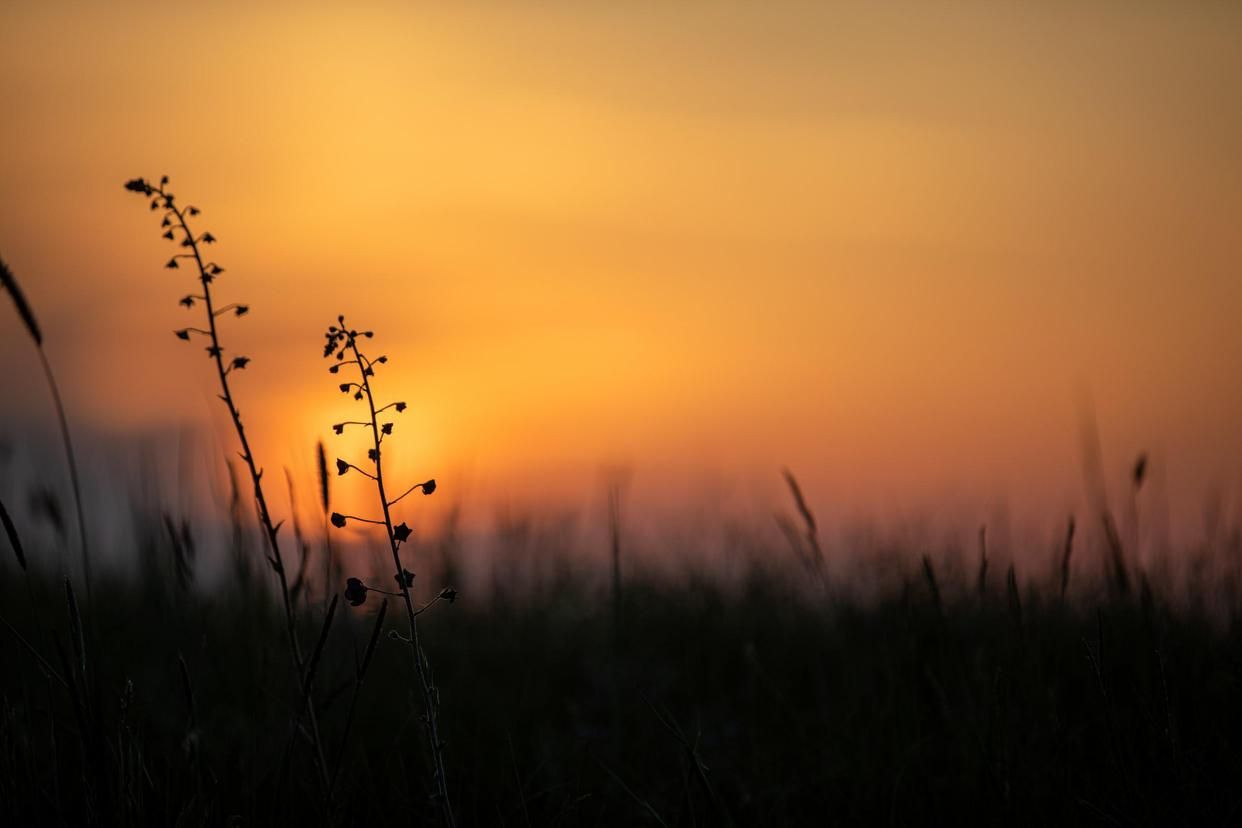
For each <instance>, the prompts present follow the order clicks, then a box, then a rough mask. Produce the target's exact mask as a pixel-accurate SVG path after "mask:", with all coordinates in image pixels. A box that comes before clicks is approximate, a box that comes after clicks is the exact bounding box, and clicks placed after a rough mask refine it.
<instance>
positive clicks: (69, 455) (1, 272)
mask: <svg viewBox="0 0 1242 828" xmlns="http://www.w3.org/2000/svg"><path fill="white" fill-rule="evenodd" d="M0 285H3V287H4V289H5V290H7V291H8V294H9V298H10V299H12V300H13V307H14V308H15V309H16V310H17V315H18V316H19V317H21V320H22V325H23V326H24V327H25V328H26V332H27V333H28V334H30V339H31V340H32V341H33V342H34V344H35V350H36V351H37V352H38V354H39V364H40V366H41V367H42V368H43V376H44V377H45V378H46V379H47V385H48V388H49V389H50V390H51V392H52V404H53V406H54V407H55V409H56V418H57V421H58V422H59V424H60V438H61V442H62V443H63V444H64V447H65V462H66V463H67V464H68V466H69V483H70V485H71V486H72V488H73V506H74V509H75V510H76V511H77V517H78V548H79V549H80V550H81V552H82V579H83V582H84V583H85V584H86V597H87V599H88V600H89V599H90V597H91V553H90V544H89V542H88V541H87V536H88V533H87V531H86V513H85V511H84V510H83V508H82V483H81V481H80V480H79V478H78V460H77V456H76V454H75V453H74V451H73V437H72V435H71V434H70V432H69V416H68V415H67V414H66V413H65V404H64V402H63V401H62V400H61V397H60V386H59V385H58V384H57V382H56V375H55V374H54V373H53V372H52V364H51V363H50V362H48V358H47V351H45V350H44V348H43V331H42V329H40V327H39V322H38V320H36V319H35V315H34V310H33V309H32V308H31V307H30V303H29V302H28V301H26V294H25V293H23V292H22V289H21V285H19V284H18V283H17V277H16V276H14V275H13V271H11V270H10V269H9V266H8V265H7V264H5V263H4V261H3V260H2V259H0Z"/></svg>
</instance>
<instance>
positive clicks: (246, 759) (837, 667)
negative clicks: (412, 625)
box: [0, 525, 1242, 826]
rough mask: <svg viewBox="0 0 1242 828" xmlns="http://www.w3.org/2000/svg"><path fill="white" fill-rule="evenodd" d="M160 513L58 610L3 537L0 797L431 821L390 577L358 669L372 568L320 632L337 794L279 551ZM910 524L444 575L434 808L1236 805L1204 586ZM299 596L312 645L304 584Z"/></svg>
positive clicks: (74, 805)
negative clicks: (174, 524) (609, 572)
mask: <svg viewBox="0 0 1242 828" xmlns="http://www.w3.org/2000/svg"><path fill="white" fill-rule="evenodd" d="M161 529H162V527H160V526H158V525H153V526H150V527H148V531H147V532H146V534H145V537H146V539H147V540H146V541H145V542H144V543H143V544H142V549H141V553H142V558H141V560H143V561H144V565H143V567H142V568H141V569H140V571H139V573H138V574H137V576H135V577H127V578H124V579H116V578H112V577H109V576H107V575H106V574H105V576H104V577H103V578H102V579H101V580H99V581H98V582H97V583H95V584H94V587H93V598H92V599H91V600H90V601H89V602H85V601H84V600H83V597H82V590H81V585H80V584H79V585H77V588H76V589H75V596H74V597H75V599H76V600H75V603H76V604H77V612H78V615H77V616H75V615H74V614H73V612H74V611H73V609H72V608H71V606H70V602H69V599H68V597H67V593H66V587H65V584H64V583H63V582H62V581H60V580H58V579H56V578H55V577H51V576H50V575H47V574H46V568H44V567H38V566H32V567H31V568H30V569H31V574H30V575H27V576H23V575H22V574H21V572H20V571H19V569H18V568H17V567H16V566H11V565H10V566H6V567H5V569H4V579H3V587H2V588H3V593H2V594H3V599H2V604H0V606H2V607H3V610H2V613H0V614H2V615H3V618H4V621H5V625H6V629H5V630H4V631H3V634H0V642H2V643H0V653H2V654H3V659H4V664H5V665H6V669H5V670H4V671H3V672H2V676H3V678H0V704H2V708H0V710H2V715H0V786H2V787H0V801H2V802H3V803H4V809H5V812H6V814H7V817H6V822H8V823H9V824H14V825H25V824H63V825H82V824H140V823H141V824H163V825H218V824H238V825H270V824H302V825H305V824H342V825H350V824H375V823H377V822H379V821H381V820H382V821H384V822H385V823H392V822H397V823H405V824H411V825H422V824H436V823H437V814H438V809H437V808H436V805H435V800H434V794H435V786H434V784H433V782H432V771H431V762H432V759H431V757H430V755H429V752H428V750H427V744H426V740H425V738H424V736H423V733H422V724H421V722H422V718H421V717H422V715H423V713H422V711H423V708H422V704H421V695H420V693H419V692H418V688H417V682H415V681H414V679H413V677H412V670H411V668H410V663H409V659H408V657H406V655H405V653H406V650H407V649H408V648H407V647H406V646H404V645H403V644H402V643H401V642H400V641H396V640H393V637H395V636H398V635H400V634H401V630H403V629H404V627H403V625H402V624H401V623H399V622H400V620H401V618H400V614H399V613H398V612H396V611H395V610H396V604H395V603H393V601H394V600H395V599H391V598H390V599H388V601H389V603H388V604H387V607H386V609H387V612H386V618H385V624H384V630H383V631H381V633H380V635H379V638H378V641H377V643H376V648H375V652H374V657H373V659H372V662H371V664H370V667H369V670H368V672H367V673H366V677H365V681H364V682H363V683H362V684H361V686H356V682H355V676H356V671H355V667H356V665H357V663H358V660H360V659H362V658H363V657H364V656H365V654H366V651H367V648H368V641H369V640H370V638H371V635H372V633H373V631H374V622H375V619H376V613H377V611H378V610H379V608H380V604H381V597H380V596H375V595H369V596H368V598H367V601H366V603H364V604H363V605H362V606H360V607H357V608H354V607H348V606H345V605H344V604H343V603H342V604H341V605H339V606H338V607H337V608H336V613H335V621H334V623H333V625H332V626H331V628H330V630H329V632H328V635H327V637H326V640H325V643H324V645H323V647H322V654H321V658H320V661H319V666H318V672H317V675H316V677H315V680H314V686H313V690H312V694H311V695H312V697H313V703H314V705H315V710H316V713H317V724H318V729H319V730H320V732H321V734H322V744H323V745H324V749H325V751H326V753H327V760H326V762H327V765H328V768H329V774H330V775H331V776H333V777H335V779H334V781H333V782H331V783H330V785H329V787H331V788H332V791H331V795H330V796H329V795H328V793H327V792H326V790H325V786H324V785H323V784H322V782H321V777H320V774H319V772H318V771H317V763H316V759H315V756H314V753H315V747H314V744H313V741H312V740H311V738H310V737H309V735H308V733H307V724H306V721H305V717H303V716H299V715H298V712H297V709H296V699H297V698H298V697H299V696H298V690H297V687H296V686H294V682H293V674H292V672H291V670H290V664H289V651H288V647H287V642H286V640H285V629H284V622H283V620H284V616H283V612H282V610H281V607H280V602H279V599H278V598H277V597H276V596H275V595H274V594H273V592H272V589H271V583H270V581H271V579H270V578H264V577H263V576H264V575H265V574H267V573H266V572H264V573H260V572H259V570H258V566H257V565H250V566H247V565H245V564H244V563H243V564H241V565H239V567H238V569H237V570H236V573H234V576H233V580H232V581H231V582H230V583H231V586H230V587H229V588H227V589H221V588H214V589H210V590H206V589H202V588H198V587H196V586H195V583H194V581H193V579H192V577H181V578H179V577H178V573H179V572H182V573H183V574H185V573H186V569H187V568H186V567H185V566H184V565H181V564H179V563H178V561H179V560H181V558H180V557H179V556H181V555H184V554H185V550H184V549H179V548H178V547H177V545H176V544H173V543H172V542H171V541H170V540H169V538H170V537H171V536H170V535H168V534H167V533H165V532H162V531H161ZM242 537H243V539H244V537H245V533H244V532H243V535H242ZM39 551H40V550H35V549H30V548H27V549H26V554H27V556H28V557H31V558H37V557H38V554H39ZM242 551H244V552H245V553H246V554H249V555H252V556H254V557H256V558H257V555H258V545H257V544H251V545H250V546H248V547H245V546H243V549H242ZM916 551H917V550H912V554H911V555H909V556H908V559H909V561H910V566H909V567H908V571H906V572H904V573H897V574H894V575H893V577H892V578H890V579H889V583H888V585H887V587H885V588H884V589H883V590H881V591H880V592H879V593H878V594H876V595H875V596H873V597H872V598H870V599H868V600H866V601H863V600H861V599H858V598H851V597H849V594H848V591H846V590H841V589H832V588H829V589H827V590H825V589H821V588H820V587H819V585H818V584H816V585H814V586H811V587H808V585H807V584H806V583H799V582H800V581H805V580H806V579H802V578H799V577H796V575H797V573H796V572H795V571H794V570H792V569H791V568H790V567H788V566H784V567H774V566H772V565H771V564H770V563H767V564H765V560H766V561H769V562H770V561H771V560H772V559H783V560H785V561H786V562H788V561H789V558H790V556H789V551H788V550H787V549H786V550H779V549H773V550H755V552H754V553H753V566H752V567H751V569H750V572H749V574H748V575H745V576H744V577H742V578H740V579H739V580H738V581H737V582H735V583H730V584H724V583H720V582H719V581H718V580H716V579H712V578H710V577H683V578H645V577H643V575H642V573H641V572H637V573H627V576H626V578H625V580H624V582H623V589H622V591H621V593H620V595H619V596H618V597H617V600H614V596H613V595H612V594H611V588H610V586H609V584H608V583H607V581H606V579H604V580H603V581H602V582H601V579H597V578H590V577H587V576H586V575H584V574H582V573H580V572H576V571H575V569H574V568H573V567H572V566H569V565H566V566H565V567H563V568H560V569H558V568H557V567H550V568H548V569H547V570H545V571H548V572H551V573H552V574H550V575H548V576H546V577H543V578H535V577H534V576H531V574H530V573H519V572H516V571H515V572H514V578H513V579H512V580H513V583H515V584H516V583H518V582H522V583H523V584H524V586H523V587H522V588H518V587H516V586H515V587H513V588H512V589H507V588H506V587H505V583H504V582H505V581H506V580H507V579H505V578H503V577H502V578H501V582H500V583H498V584H492V585H490V586H489V585H486V584H477V585H474V589H475V590H476V591H474V592H472V591H470V590H468V589H467V590H463V594H462V596H461V597H460V598H459V599H458V600H457V601H456V602H454V603H453V604H452V605H447V604H443V605H440V606H437V607H436V608H435V611H434V612H431V613H428V616H427V618H426V620H425V622H422V623H420V629H421V631H422V635H423V645H424V647H425V648H426V650H427V652H428V657H429V660H430V663H431V664H432V665H434V674H433V682H434V685H435V687H436V688H437V690H438V693H439V698H440V702H441V706H440V717H439V727H440V732H441V735H442V739H443V740H444V741H445V742H446V746H445V749H444V755H445V763H446V768H447V774H448V775H447V779H448V788H449V791H450V795H451V797H452V801H453V804H454V807H455V810H456V813H455V818H456V820H457V822H458V823H459V824H462V825H516V826H524V825H642V824H649V825H668V826H673V825H729V824H732V825H790V824H827V823H833V824H858V825H875V824H893V825H898V824H904V825H914V824H927V823H928V822H929V821H930V822H933V823H942V824H954V823H962V822H989V823H1017V824H1054V823H1061V824H1065V823H1078V824H1109V825H1116V824H1125V825H1133V824H1151V825H1168V824H1232V823H1234V822H1236V820H1237V819H1238V817H1239V804H1242V794H1239V792H1238V788H1237V786H1236V784H1235V783H1236V780H1237V779H1238V778H1239V774H1240V773H1242V761H1240V759H1239V753H1238V751H1237V749H1236V744H1237V740H1238V739H1239V738H1240V737H1242V715H1240V711H1242V706H1240V705H1239V703H1238V698H1239V690H1240V688H1239V686H1238V682H1239V667H1240V666H1242V661H1240V660H1239V656H1240V655H1242V650H1239V646H1240V645H1242V640H1240V638H1239V633H1238V631H1237V628H1236V625H1235V623H1234V622H1233V617H1232V614H1231V613H1230V612H1228V610H1227V609H1226V610H1222V609H1221V608H1222V606H1226V607H1227V606H1228V603H1227V600H1226V599H1228V596H1226V595H1223V594H1222V592H1221V589H1222V588H1221V587H1219V586H1211V587H1208V586H1198V587H1195V589H1201V590H1204V592H1203V593H1202V594H1191V595H1188V596H1186V597H1185V598H1183V599H1179V600H1177V601H1176V602H1173V601H1172V600H1171V599H1166V598H1165V597H1164V596H1163V595H1162V593H1161V590H1160V589H1159V588H1158V587H1155V586H1154V585H1149V584H1148V583H1147V581H1146V579H1143V578H1141V577H1140V578H1139V579H1138V582H1137V583H1136V584H1135V585H1134V586H1133V589H1132V590H1130V591H1129V592H1128V593H1127V594H1124V595H1123V594H1119V592H1118V590H1117V588H1116V585H1115V584H1114V583H1113V582H1111V581H1109V580H1107V579H1105V578H1102V577H1101V578H1091V579H1088V578H1087V576H1079V577H1082V578H1083V579H1084V581H1085V582H1084V583H1077V582H1076V583H1074V584H1071V595H1070V597H1069V598H1067V599H1065V600H1063V599H1062V598H1061V596H1060V595H1059V594H1058V593H1059V589H1058V585H1057V584H1056V583H1055V580H1054V581H1052V582H1043V581H1041V580H1037V579H1032V580H1031V581H1030V582H1024V581H1019V580H1018V579H1016V578H1015V579H1014V580H1013V581H1012V582H1010V580H1009V578H1008V577H1006V574H1005V573H999V572H993V573H990V574H989V575H987V576H986V577H985V583H984V586H983V590H982V591H981V592H980V590H979V589H978V583H977V581H976V573H973V572H972V573H970V575H969V577H965V576H963V577H961V578H957V579H955V580H949V579H946V578H938V576H937V574H936V567H935V565H934V564H932V562H931V561H930V560H928V562H927V564H926V565H923V566H920V565H919V564H918V563H917V561H918V556H917V554H913V552H916ZM440 554H441V556H442V560H443V561H447V563H448V568H449V570H450V571H449V573H447V574H449V575H451V574H452V572H451V570H452V561H453V556H454V551H453V550H452V548H451V547H449V546H444V547H442V548H441V550H440ZM548 554H549V556H553V557H555V556H559V555H561V554H563V550H550V551H549V553H548ZM241 560H244V559H241ZM554 562H555V561H554ZM512 565H513V566H514V567H516V566H517V564H512ZM1093 568H1094V567H1090V568H1087V569H1088V571H1090V569H1093ZM1099 569H1100V571H1101V572H1104V571H1105V570H1104V569H1103V567H1102V566H1101V567H1099ZM192 571H193V570H192V569H190V570H189V572H191V573H192ZM37 572H42V573H43V574H35V573H37ZM558 572H559V573H560V574H556V573H558ZM435 574H436V575H444V574H446V573H444V572H443V571H442V570H441V571H438V572H436V573H435ZM419 580H420V581H421V580H422V578H421V577H420V579H419ZM428 580H431V579H430V578H429V579H428ZM437 583H438V581H437ZM415 592H416V593H417V594H418V595H419V597H420V598H421V599H426V598H429V597H431V596H432V595H434V592H432V593H431V594H428V590H426V589H422V588H419V589H416V590H415ZM1110 593H1111V594H1110ZM1222 601H1226V603H1225V604H1222ZM1174 603H1176V605H1177V606H1176V607H1174V606H1173V604H1174ZM297 612H298V619H299V636H300V638H301V639H302V641H303V642H304V644H303V646H304V647H307V648H309V647H310V643H311V642H314V641H316V640H317V638H318V637H319V634H320V630H321V627H322V619H323V616H324V602H323V600H322V599H321V597H320V596H315V597H311V595H310V594H309V593H304V594H303V595H302V596H301V599H300V600H299V601H298V603H297ZM77 619H80V626H79V622H78V620H77ZM8 625H12V626H11V627H9V626H8ZM62 682H63V683H62ZM355 690H357V693H358V703H357V705H356V707H355V708H354V709H353V710H352V711H351V700H352V699H353V697H354V693H355ZM351 716H352V718H353V725H352V728H348V729H349V731H350V732H349V734H348V736H347V735H346V731H347V724H346V721H347V720H348V719H349V718H350V717H351ZM338 769H339V771H338ZM338 772H339V776H337V773H338Z"/></svg>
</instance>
